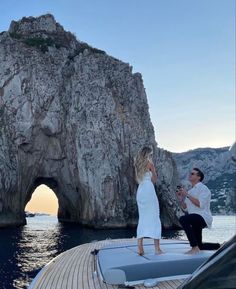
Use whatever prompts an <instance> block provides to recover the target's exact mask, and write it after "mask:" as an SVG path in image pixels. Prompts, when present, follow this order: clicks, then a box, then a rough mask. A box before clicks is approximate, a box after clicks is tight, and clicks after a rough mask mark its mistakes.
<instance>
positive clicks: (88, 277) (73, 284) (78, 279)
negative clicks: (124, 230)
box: [29, 239, 183, 289]
mask: <svg viewBox="0 0 236 289" xmlns="http://www.w3.org/2000/svg"><path fill="white" fill-rule="evenodd" d="M129 240H131V239H128V240H127V239H119V240H104V241H98V242H93V243H88V244H83V245H80V246H77V247H74V248H72V249H70V250H68V251H66V252H64V253H62V254H60V255H58V256H57V257H56V258H55V259H53V260H52V261H51V262H50V263H49V264H47V266H45V267H44V268H43V269H42V270H41V271H40V273H39V275H37V278H35V279H34V281H33V283H32V284H31V285H30V287H29V288H30V289H118V288H119V286H117V285H108V284H106V283H104V282H103V281H101V280H100V278H99V277H98V274H97V273H96V271H97V268H96V262H95V257H94V255H92V254H91V252H92V251H93V250H94V249H100V248H101V247H103V246H104V245H108V244H114V242H115V243H116V244H122V242H126V244H127V241H129ZM132 240H133V239H132ZM182 282H183V280H172V281H165V282H160V283H158V285H157V286H155V287H152V288H153V289H176V288H177V287H178V286H179V285H180V284H181V283H182ZM135 288H137V289H145V288H146V287H144V286H143V285H135Z"/></svg>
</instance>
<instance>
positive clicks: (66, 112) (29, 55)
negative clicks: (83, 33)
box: [0, 14, 179, 228]
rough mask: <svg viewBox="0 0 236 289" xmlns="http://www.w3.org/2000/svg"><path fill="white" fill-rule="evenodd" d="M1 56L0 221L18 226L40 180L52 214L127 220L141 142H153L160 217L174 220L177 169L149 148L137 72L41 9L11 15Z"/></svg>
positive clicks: (115, 222)
mask: <svg viewBox="0 0 236 289" xmlns="http://www.w3.org/2000/svg"><path fill="white" fill-rule="evenodd" d="M0 61H1V66H0V226H2V227H3V226H8V225H21V224H25V215H24V210H25V206H26V204H27V202H28V201H29V200H30V198H31V196H32V193H33V191H34V189H35V188H36V187H37V186H38V185H40V184H46V185H47V186H49V187H50V188H52V189H53V191H54V192H55V194H56V196H57V198H58V202H59V211H58V219H59V220H60V221H67V222H78V223H81V224H84V225H88V226H92V227H100V228H101V227H104V228H105V227H125V226H128V225H135V224H136V222H137V207H136V201H135V191H136V184H135V179H134V168H133V157H134V155H135V154H136V153H137V151H138V149H140V147H141V146H142V145H143V144H151V145H152V146H153V147H154V160H155V164H156V166H157V169H158V171H159V181H158V184H157V192H158V197H159V200H160V204H161V219H162V224H163V225H164V226H165V227H171V226H175V225H177V224H178V221H177V217H176V215H178V212H179V209H178V206H177V203H176V199H175V197H174V193H173V192H174V191H175V186H176V184H177V173H176V167H175V164H174V162H173V159H172V157H171V154H170V153H168V152H166V151H164V150H161V149H159V148H157V146H156V142H155V137H154V130H153V126H152V123H151V120H150V116H149V111H148V103H147V97H146V93H145V89H144V86H143V81H142V77H141V74H139V73H132V67H131V66H130V65H129V64H127V63H124V62H122V61H119V60H117V59H115V58H114V57H111V56H108V55H107V54H106V53H105V52H104V51H102V50H99V49H96V48H93V47H91V46H89V45H88V44H86V43H84V42H81V41H78V40H77V39H76V37H75V36H74V35H73V34H71V33H70V32H66V31H65V30H64V29H63V27H62V26H61V25H60V24H58V23H57V22H56V21H55V19H54V17H53V16H52V15H49V14H48V15H43V16H41V17H37V18H33V17H29V18H23V19H21V20H20V21H17V22H15V21H13V22H12V23H11V25H10V28H9V31H6V32H2V33H1V34H0Z"/></svg>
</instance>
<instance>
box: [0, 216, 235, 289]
mask: <svg viewBox="0 0 236 289" xmlns="http://www.w3.org/2000/svg"><path fill="white" fill-rule="evenodd" d="M235 233H236V217H235V216H214V223H213V228H212V229H210V230H208V229H204V230H203V240H204V241H208V242H219V243H222V242H224V241H227V240H229V239H230V238H231V237H232V236H233V235H234V234H235ZM135 234H136V231H135V229H116V230H94V229H88V228H83V227H81V226H79V225H73V224H66V225H64V224H61V223H58V221H57V218H56V217H54V216H35V217H31V218H27V225H26V226H23V227H20V228H6V229H1V230H0V288H1V289H13V288H17V289H25V288H27V286H28V285H29V284H30V282H31V281H32V279H33V278H34V277H35V276H36V274H37V273H38V272H39V270H40V269H41V268H42V267H43V266H44V265H45V264H47V263H48V262H49V261H50V260H51V259H52V258H54V257H55V256H57V255H58V254H60V253H61V252H63V251H65V250H68V249H70V248H72V247H74V246H78V245H80V244H83V243H88V242H91V241H94V240H103V239H107V238H111V239H116V238H131V237H133V236H135ZM163 238H175V239H186V236H185V233H184V232H183V231H182V230H178V231H177V230H167V231H164V232H163Z"/></svg>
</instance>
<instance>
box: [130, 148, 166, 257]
mask: <svg viewBox="0 0 236 289" xmlns="http://www.w3.org/2000/svg"><path fill="white" fill-rule="evenodd" d="M152 154H153V152H152V149H151V148H150V147H146V146H145V147H143V148H142V149H141V151H140V152H139V153H138V155H137V156H136V158H135V160H134V166H135V174H136V180H137V182H138V184H139V186H138V191H137V197H136V198H137V204H138V212H139V220H138V227H137V238H138V254H139V255H141V256H142V255H143V254H144V250H143V238H145V237H148V238H153V239H154V244H155V253H156V254H161V253H163V252H162V251H161V249H160V239H161V221H160V210H159V202H158V199H157V195H156V192H155V188H154V185H153V183H155V182H156V181H157V173H156V170H155V168H154V165H153V162H152Z"/></svg>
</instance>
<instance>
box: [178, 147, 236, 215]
mask: <svg viewBox="0 0 236 289" xmlns="http://www.w3.org/2000/svg"><path fill="white" fill-rule="evenodd" d="M173 158H174V160H175V161H176V164H177V168H178V172H179V175H180V179H181V181H182V183H185V181H186V180H187V178H188V174H189V171H190V170H191V168H193V167H198V168H200V169H201V170H202V171H203V172H204V173H205V180H204V183H205V184H206V185H207V186H208V187H209V189H210V190H211V193H212V203H211V209H212V212H213V213H214V214H217V215H219V214H221V215H232V214H233V215H234V214H236V143H235V144H234V145H232V146H231V147H223V148H199V149H195V150H191V151H188V152H184V153H173ZM185 184H186V183H185ZM186 185H187V184H186Z"/></svg>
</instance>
